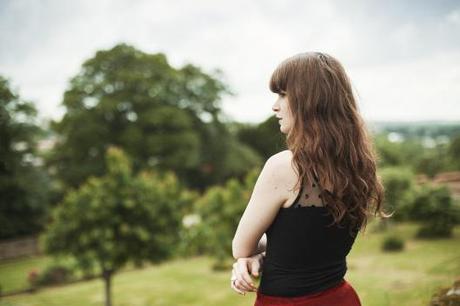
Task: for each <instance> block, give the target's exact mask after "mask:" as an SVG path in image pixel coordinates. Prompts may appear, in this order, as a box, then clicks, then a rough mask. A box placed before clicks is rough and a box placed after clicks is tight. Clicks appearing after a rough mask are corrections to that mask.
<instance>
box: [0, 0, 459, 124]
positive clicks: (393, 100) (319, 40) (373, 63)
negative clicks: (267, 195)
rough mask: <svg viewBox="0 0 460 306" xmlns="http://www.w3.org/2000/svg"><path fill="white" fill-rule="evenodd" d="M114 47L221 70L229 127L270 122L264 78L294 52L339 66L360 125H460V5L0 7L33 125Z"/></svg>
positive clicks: (5, 52)
mask: <svg viewBox="0 0 460 306" xmlns="http://www.w3.org/2000/svg"><path fill="white" fill-rule="evenodd" d="M119 42H126V43H128V44H132V45H133V46H135V47H136V48H139V49H141V50H142V51H144V52H149V53H156V52H164V53H165V54H166V55H167V57H168V60H169V62H170V63H171V64H172V65H173V66H175V67H180V66H182V65H183V64H185V63H189V62H190V63H193V64H195V65H198V66H200V67H202V68H203V69H204V70H205V71H212V70H213V69H215V68H219V69H221V70H222V71H223V72H224V74H225V78H224V81H225V82H226V83H227V84H228V85H229V86H230V88H231V89H232V90H233V91H234V92H235V93H236V96H234V97H227V98H225V99H224V101H223V104H222V105H223V109H224V112H225V113H226V114H227V115H228V116H229V117H230V118H232V119H234V120H238V121H246V122H260V121H262V120H265V119H266V118H267V117H269V116H270V115H272V111H271V106H272V104H273V102H274V99H275V95H274V94H272V93H270V91H269V90H268V79H269V77H270V74H271V73H272V71H273V69H274V68H275V67H276V65H277V64H278V63H279V62H280V61H282V60H283V59H285V58H286V57H289V56H291V55H294V54H296V53H300V52H305V51H323V52H326V53H329V54H331V55H332V56H334V57H336V58H337V59H339V61H341V62H342V64H343V65H344V67H345V69H346V71H347V72H348V74H349V76H350V78H351V80H352V83H353V87H354V89H355V91H356V93H357V95H358V105H359V108H360V110H361V113H362V115H363V117H364V119H365V120H388V121H400V120H404V121H418V120H460V69H459V67H460V1H441V0H437V1H435V0H433V1H415V0H414V1H396V0H393V1H365V0H362V1H361V0H360V1H340V0H338V1H325V0H321V1H320V0H316V1H302V0H298V1H286V0H283V1H281V0H279V1H267V0H264V1H262V0H259V1H243V0H232V1H218V0H206V1H204V0H203V1H201V0H196V1H190V0H180V1H179V0H167V1H163V0H155V1H148V0H145V1H143V0H136V1H128V0H125V1H121V0H120V1H99V0H81V1H78V0H73V1H70V0H69V1H65V0H56V1H37V0H30V1H24V0H0V74H1V75H3V76H5V77H7V78H9V79H10V80H11V83H12V85H13V87H14V88H15V89H17V90H18V91H19V93H20V94H21V96H22V97H24V98H26V99H28V100H31V101H33V102H35V103H36V105H37V108H38V110H39V113H40V116H41V118H56V119H57V118H60V117H61V116H62V114H63V108H62V107H61V106H60V104H61V101H62V95H63V92H64V91H65V89H66V87H67V84H68V81H69V79H70V78H71V77H72V76H74V75H75V74H76V73H77V72H78V71H79V69H80V66H81V64H82V63H83V61H84V60H86V59H88V58H90V57H92V56H93V55H94V54H95V52H96V50H100V49H109V48H111V47H113V46H114V45H115V44H117V43H119Z"/></svg>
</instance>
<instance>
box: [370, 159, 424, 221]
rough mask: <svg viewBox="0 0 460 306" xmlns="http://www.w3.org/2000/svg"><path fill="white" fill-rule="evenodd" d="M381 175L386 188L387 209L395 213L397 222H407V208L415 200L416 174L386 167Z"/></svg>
mask: <svg viewBox="0 0 460 306" xmlns="http://www.w3.org/2000/svg"><path fill="white" fill-rule="evenodd" d="M379 175H380V176H381V177H382V181H383V184H384V187H385V199H384V201H385V207H386V208H387V210H388V211H389V212H392V211H395V214H394V216H393V218H394V219H395V221H401V220H407V219H408V218H409V217H408V216H407V213H408V212H407V210H408V208H407V207H408V206H409V205H411V204H412V201H413V198H414V190H415V189H414V188H415V185H414V174H413V173H412V171H411V170H410V169H408V168H404V167H386V168H382V170H380V172H379Z"/></svg>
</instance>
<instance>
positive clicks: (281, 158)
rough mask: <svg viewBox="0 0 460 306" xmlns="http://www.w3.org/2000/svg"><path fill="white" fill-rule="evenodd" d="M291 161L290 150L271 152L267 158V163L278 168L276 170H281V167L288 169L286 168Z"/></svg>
mask: <svg viewBox="0 0 460 306" xmlns="http://www.w3.org/2000/svg"><path fill="white" fill-rule="evenodd" d="M291 162H292V152H291V151H290V150H284V151H281V152H278V153H276V154H273V155H272V156H270V158H269V159H268V160H267V163H269V164H270V165H271V166H272V167H274V168H278V169H277V170H283V169H285V170H289V169H286V168H290V166H291Z"/></svg>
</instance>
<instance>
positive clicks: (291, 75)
mask: <svg viewBox="0 0 460 306" xmlns="http://www.w3.org/2000/svg"><path fill="white" fill-rule="evenodd" d="M270 90H271V91H272V92H274V93H278V94H283V95H286V97H287V100H288V103H289V107H290V109H291V114H292V118H293V123H292V126H291V129H290V131H289V132H288V134H287V136H286V145H287V148H288V149H289V150H290V151H291V152H292V153H293V159H292V162H293V163H294V166H295V167H294V168H295V169H296V170H297V171H298V176H299V180H298V181H297V183H296V186H295V188H299V184H302V185H303V184H305V183H307V182H314V181H316V179H318V183H319V185H320V186H322V188H321V199H322V200H323V201H324V203H325V204H324V205H325V206H326V207H327V208H328V211H329V212H330V213H331V214H332V216H333V218H334V222H333V223H332V224H334V223H337V224H339V225H340V223H341V222H342V220H348V221H350V223H349V226H350V229H351V231H350V233H351V234H353V235H356V234H357V232H358V231H359V230H364V229H365V228H366V225H367V222H368V218H369V217H370V213H371V210H372V208H374V215H376V214H377V213H378V214H379V216H380V217H381V218H389V217H391V216H392V215H388V214H386V213H385V212H383V199H384V187H383V185H382V183H381V178H380V177H379V176H378V175H377V171H376V170H377V160H378V156H377V152H376V151H375V149H374V147H373V139H372V137H371V136H370V134H369V133H368V131H367V128H366V125H365V123H364V120H363V119H362V118H361V115H360V114H359V110H358V106H357V103H356V99H355V97H354V94H353V91H352V87H351V82H350V80H349V78H348V76H347V74H346V73H345V70H344V68H343V66H342V65H341V64H340V62H339V61H338V60H337V59H335V58H334V57H332V56H330V55H329V54H326V53H321V52H306V53H301V54H298V55H295V56H293V57H290V58H288V59H286V60H285V61H283V62H282V63H281V64H280V65H279V66H278V67H277V68H276V69H275V71H274V72H273V74H272V77H271V79H270Z"/></svg>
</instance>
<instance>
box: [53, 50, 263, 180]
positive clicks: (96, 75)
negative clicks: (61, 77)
mask: <svg viewBox="0 0 460 306" xmlns="http://www.w3.org/2000/svg"><path fill="white" fill-rule="evenodd" d="M220 78H221V73H220V72H219V71H215V72H213V73H211V74H208V73H204V72H203V71H201V69H199V68H198V67H196V66H194V65H191V64H187V65H184V66H183V67H181V68H178V69H176V68H174V67H172V66H170V65H169V63H168V61H167V59H166V56H165V55H164V54H162V53H158V54H148V53H144V52H142V51H139V50H137V49H135V48H134V47H132V46H129V45H126V44H119V45H117V46H115V47H113V48H112V49H110V50H104V51H98V52H97V53H96V55H95V56H94V57H93V58H90V59H89V60H87V61H85V62H84V64H83V66H82V69H81V71H80V72H79V73H78V75H76V76H75V77H74V78H72V80H71V81H70V85H69V89H68V90H67V91H66V92H65V94H64V100H63V106H64V107H65V109H66V114H65V116H64V117H63V118H62V120H60V121H59V122H54V123H53V124H52V128H53V130H54V131H55V133H56V134H57V135H58V141H57V143H56V146H55V149H54V153H53V154H51V155H50V158H49V159H48V164H49V165H50V167H52V169H54V170H55V171H56V173H57V177H58V178H59V179H60V180H62V181H63V182H64V183H65V185H66V186H70V187H77V186H79V184H81V183H82V182H84V181H85V180H86V179H87V178H88V177H89V176H91V175H96V176H98V175H102V174H104V173H105V171H106V168H105V164H104V162H103V154H104V152H105V150H106V149H107V147H108V146H110V145H116V146H118V147H121V148H123V150H124V151H125V152H127V154H128V155H129V156H130V158H131V159H132V161H133V167H134V169H135V170H136V171H137V170H139V169H144V168H147V167H153V166H155V167H156V168H157V169H161V170H166V169H168V170H173V171H174V172H175V173H176V174H177V175H178V177H179V178H180V179H181V181H183V182H185V183H187V184H188V185H189V186H192V187H200V188H202V189H204V187H206V186H207V185H208V184H213V183H219V182H222V181H224V180H225V179H226V178H228V177H231V176H233V175H235V174H237V175H238V176H239V175H242V174H245V173H246V172H247V169H248V167H250V166H254V162H255V161H256V160H257V158H256V157H255V154H254V152H250V150H248V148H247V147H246V146H240V145H239V144H238V143H237V144H236V145H235V144H234V143H235V141H234V140H232V139H227V138H231V137H232V136H231V134H230V133H228V131H226V126H225V125H224V124H223V123H222V122H220V121H219V120H220V119H219V118H220V116H219V115H220V105H219V104H220V100H221V97H222V96H223V95H224V94H230V93H231V92H230V91H229V90H228V88H227V87H226V86H225V85H224V84H223V83H222V82H221V81H220V80H219V79H220ZM215 153H219V154H215ZM235 156H236V158H239V160H240V163H239V164H237V166H238V167H239V169H230V168H229V166H228V164H229V163H230V162H231V159H232V158H235ZM227 162H228V163H227ZM230 164H231V163H230ZM232 165H233V166H234V165H235V163H233V164H232ZM242 171H244V172H242ZM207 179H208V180H209V179H211V180H212V181H206V180H207Z"/></svg>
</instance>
